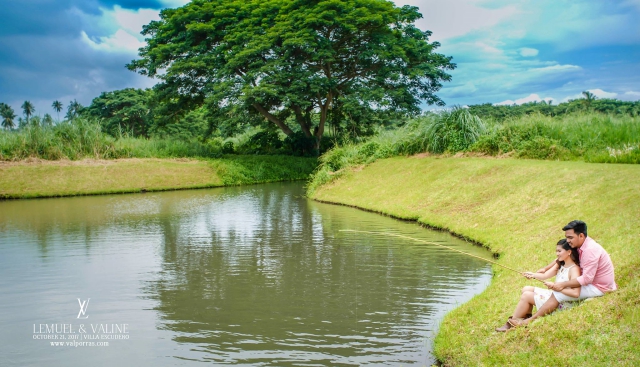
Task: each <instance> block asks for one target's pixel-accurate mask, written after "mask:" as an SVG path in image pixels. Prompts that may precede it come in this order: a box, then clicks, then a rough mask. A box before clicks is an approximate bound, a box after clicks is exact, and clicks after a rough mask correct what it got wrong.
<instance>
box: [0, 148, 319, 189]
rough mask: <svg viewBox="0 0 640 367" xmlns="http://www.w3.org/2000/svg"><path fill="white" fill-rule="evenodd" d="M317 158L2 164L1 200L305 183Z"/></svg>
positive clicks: (227, 158)
mask: <svg viewBox="0 0 640 367" xmlns="http://www.w3.org/2000/svg"><path fill="white" fill-rule="evenodd" d="M315 166H316V160H315V159H313V158H300V157H291V156H226V157H224V158H219V159H209V160H190V159H155V158H154V159H115V160H82V161H68V160H61V161H41V160H36V161H31V162H29V161H20V162H0V198H4V199H7V198H11V199H17V198H34V197H55V196H73V195H98V194H112V193H126V192H144V191H162V190H174V189H191V188H204V187H216V186H228V185H240V184H253V183H260V182H273V181H291V180H302V179H305V178H307V177H308V176H309V174H310V173H311V172H312V171H313V169H314V168H315Z"/></svg>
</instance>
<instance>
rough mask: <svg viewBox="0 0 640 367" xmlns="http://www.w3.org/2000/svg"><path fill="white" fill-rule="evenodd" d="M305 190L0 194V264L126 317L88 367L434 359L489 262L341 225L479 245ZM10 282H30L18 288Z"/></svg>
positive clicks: (23, 293)
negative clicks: (132, 331)
mask: <svg viewBox="0 0 640 367" xmlns="http://www.w3.org/2000/svg"><path fill="white" fill-rule="evenodd" d="M302 194H303V188H302V186H301V185H300V184H271V185H260V186H250V187H245V188H224V189H215V190H198V191H182V192H168V193H159V194H146V195H126V196H105V197H90V198H89V197H87V198H68V199H48V200H29V201H16V202H3V203H0V231H1V234H0V256H1V257H0V265H3V266H2V270H0V276H6V275H7V274H6V273H7V272H8V271H10V270H13V271H17V272H18V273H20V270H18V269H19V268H20V267H19V266H13V267H12V266H9V265H8V264H9V263H11V262H13V263H15V261H17V260H18V259H19V260H20V261H21V262H22V263H23V264H25V265H28V266H31V267H35V268H39V270H40V271H41V272H45V273H46V274H49V275H52V276H53V277H49V278H47V281H46V284H47V288H49V289H53V290H55V291H56V292H54V293H56V296H57V297H62V296H64V295H66V293H71V292H70V291H69V290H68V289H69V288H66V287H65V286H62V282H64V281H67V282H71V283H72V285H69V287H70V288H71V289H76V290H77V289H78V288H80V289H86V290H87V291H91V292H95V291H96V288H99V291H100V293H102V294H103V295H104V296H103V297H102V298H101V299H100V300H99V302H103V304H104V303H107V304H109V305H111V307H108V308H106V309H104V310H103V313H102V314H99V315H96V317H102V318H103V319H104V320H108V319H111V320H113V319H129V320H131V322H132V325H133V327H134V328H136V327H137V330H138V331H139V334H138V337H137V338H132V339H131V340H129V341H127V343H120V344H121V345H115V346H114V348H112V349H111V350H108V351H106V350H100V351H95V352H94V353H88V352H87V353H86V355H84V356H85V357H86V358H88V359H85V361H87V360H89V361H91V360H93V361H94V362H96V363H97V364H98V365H109V364H107V363H111V364H113V363H118V362H120V363H122V362H123V361H127V364H131V362H132V361H133V362H135V361H140V360H141V358H146V359H149V358H150V359H151V361H152V363H153V364H154V365H175V364H176V363H178V362H179V363H180V364H190V361H198V362H202V361H209V362H215V363H219V364H223V363H229V364H231V363H233V364H240V365H243V364H244V365H278V366H280V365H365V364H369V365H381V364H382V365H384V364H403V365H413V364H417V365H424V364H427V365H428V364H430V363H432V362H433V358H432V356H431V355H430V348H431V338H432V336H433V332H434V331H435V330H436V327H437V324H438V322H439V320H440V319H441V318H442V316H443V315H444V313H446V312H447V311H448V310H450V309H452V308H453V307H454V306H455V305H456V304H459V303H461V302H464V301H466V300H468V299H469V298H471V297H472V296H473V295H474V294H476V293H478V292H480V291H481V290H482V289H484V287H485V286H486V285H487V283H488V279H489V277H490V268H489V267H488V266H487V265H486V264H485V263H483V262H481V261H479V260H476V259H473V258H469V257H465V256H463V255H460V254H457V253H453V252H450V251H447V250H444V249H441V248H438V247H435V246H429V245H424V244H412V243H410V242H408V241H403V240H399V239H396V238H386V237H372V236H363V235H361V234H348V233H344V232H339V230H340V229H358V230H365V231H390V232H395V233H402V234H405V235H408V236H412V237H416V238H420V239H425V240H429V241H438V242H442V243H446V244H447V245H448V246H454V247H456V248H459V249H462V250H464V251H467V252H473V253H475V254H480V255H482V256H488V254H487V253H485V252H484V251H482V250H481V249H478V248H476V247H473V246H470V245H468V244H466V243H464V242H462V241H459V240H456V239H455V238H452V237H451V236H448V235H446V234H443V233H438V232H431V231H427V230H424V229H421V228H419V227H417V226H416V225H415V224H411V223H405V222H400V221H396V220H393V219H389V218H385V217H382V216H379V215H376V214H371V213H365V212H361V211H357V210H354V209H350V208H345V207H339V206H331V205H325V204H319V203H314V202H311V201H309V200H306V199H304V198H303V197H302ZM34 244H35V248H36V249H37V251H36V252H35V253H34V252H31V251H30V247H29V246H33V245H34ZM73 258H79V259H81V261H80V263H82V264H83V265H79V268H78V271H79V272H80V274H82V275H83V278H81V279H85V281H84V282H83V281H81V280H78V279H71V280H70V279H69V278H68V277H56V276H55V273H56V271H59V270H60V269H64V268H65V267H68V266H69V262H68V261H69V259H73ZM97 264H103V265H104V266H106V267H107V268H109V267H110V268H111V270H109V271H106V272H104V271H102V272H101V270H100V268H97ZM4 265H7V266H6V267H5V266H4ZM103 270H104V269H103ZM95 273H101V274H102V275H103V276H102V277H100V278H99V279H100V280H99V281H95V282H93V281H86V279H87V277H90V276H91V275H95ZM41 274H44V273H41ZM21 282H30V284H31V286H25V287H15V286H16V285H20V283H21ZM34 282H35V283H34ZM43 282H44V280H43V277H42V276H29V275H26V273H25V276H24V278H23V280H19V281H13V283H12V284H11V285H9V284H8V283H0V291H2V293H3V294H5V293H7V294H9V295H10V296H9V297H8V298H7V299H6V301H0V302H1V303H0V306H1V307H2V309H0V311H3V312H5V313H8V314H9V315H11V314H12V313H13V314H15V313H16V312H18V309H16V308H15V306H13V303H15V302H14V301H16V300H17V299H18V298H24V297H31V296H34V295H38V296H39V297H40V296H41V295H42V293H43V292H42V291H43V286H42V284H43ZM74 282H75V284H73V283H74ZM18 289H21V290H18ZM110 292H111V293H110ZM51 297H53V296H51ZM71 298H73V295H71ZM92 302H93V301H92ZM96 302H98V301H96ZM54 304H55V303H54ZM23 307H28V306H25V304H24V303H23ZM64 307H66V306H64ZM64 307H63V306H62V305H60V307H59V308H58V309H56V308H55V307H54V308H53V309H49V310H48V311H46V312H45V311H42V310H40V313H39V312H38V311H37V310H31V311H32V315H33V316H30V317H24V318H23V319H22V321H21V322H22V323H20V322H13V323H12V325H13V329H12V330H14V331H15V332H22V331H20V330H22V329H21V327H22V325H23V324H29V323H33V322H36V321H34V319H35V318H37V319H38V320H40V319H44V318H46V317H52V318H55V317H56V312H66V311H62V310H63V309H64ZM47 315H49V316H47ZM36 316H37V317H36ZM9 318H10V316H0V321H3V320H7V321H8V320H9ZM142 320H146V321H142ZM3 336H4V335H3ZM5 339H6V340H5ZM0 341H5V342H6V343H11V338H4V339H2V340H0ZM8 346H10V344H5V347H0V348H8ZM24 347H25V348H27V350H28V351H29V352H31V354H32V355H31V357H30V358H33V359H34V360H38V361H42V360H43V359H38V358H44V359H47V358H49V359H51V358H53V360H56V359H55V358H58V357H52V354H51V353H52V352H51V351H50V350H48V349H46V348H42V346H41V345H39V344H37V343H30V344H29V345H26V346H24ZM31 349H32V350H31ZM139 350H146V351H147V353H148V354H147V355H146V356H145V357H142V356H141V355H140V353H139V352H137V351H139ZM2 351H3V349H0V352H2ZM81 353H85V352H77V351H71V352H64V353H63V354H61V355H60V358H62V356H66V357H69V356H72V357H76V358H77V356H79V355H80V354H81ZM149 355H151V356H153V357H149ZM100 357H101V358H100ZM15 358H16V359H15V360H16V361H17V362H25V358H27V357H21V356H20V355H15ZM72 360H73V359H72ZM147 362H149V360H147ZM21 364H25V363H17V364H16V365H21ZM79 364H80V363H78V365H79Z"/></svg>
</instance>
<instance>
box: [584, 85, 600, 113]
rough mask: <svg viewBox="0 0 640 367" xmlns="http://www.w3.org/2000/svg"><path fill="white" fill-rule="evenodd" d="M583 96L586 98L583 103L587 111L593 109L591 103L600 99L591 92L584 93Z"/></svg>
mask: <svg viewBox="0 0 640 367" xmlns="http://www.w3.org/2000/svg"><path fill="white" fill-rule="evenodd" d="M582 95H583V96H584V101H583V102H582V103H584V105H585V106H586V107H587V109H589V108H590V107H591V102H593V101H595V100H596V99H597V98H598V97H596V96H595V94H593V93H591V92H589V91H588V90H585V91H584V92H582Z"/></svg>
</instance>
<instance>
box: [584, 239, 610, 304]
mask: <svg viewBox="0 0 640 367" xmlns="http://www.w3.org/2000/svg"><path fill="white" fill-rule="evenodd" d="M578 252H579V253H580V267H581V268H582V275H580V276H579V277H578V278H577V280H578V283H580V284H581V285H587V284H593V285H594V286H595V287H596V288H598V289H599V290H601V291H602V292H603V293H605V292H609V291H615V290H616V289H618V286H617V285H616V281H615V279H614V272H613V263H612V262H611V258H610V257H609V254H608V253H607V252H606V251H605V250H604V249H603V248H602V246H600V244H598V243H597V242H596V241H594V240H593V238H591V237H587V238H586V239H585V240H584V243H583V244H582V246H580V247H578Z"/></svg>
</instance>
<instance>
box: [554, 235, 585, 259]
mask: <svg viewBox="0 0 640 367" xmlns="http://www.w3.org/2000/svg"><path fill="white" fill-rule="evenodd" d="M556 246H562V248H563V249H565V250H571V260H573V262H574V263H576V265H578V266H580V253H578V249H577V248H573V247H571V245H569V242H567V239H566V238H563V239H561V240H560V241H558V243H557V245H556ZM556 263H557V264H558V265H559V266H564V261H559V260H556Z"/></svg>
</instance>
